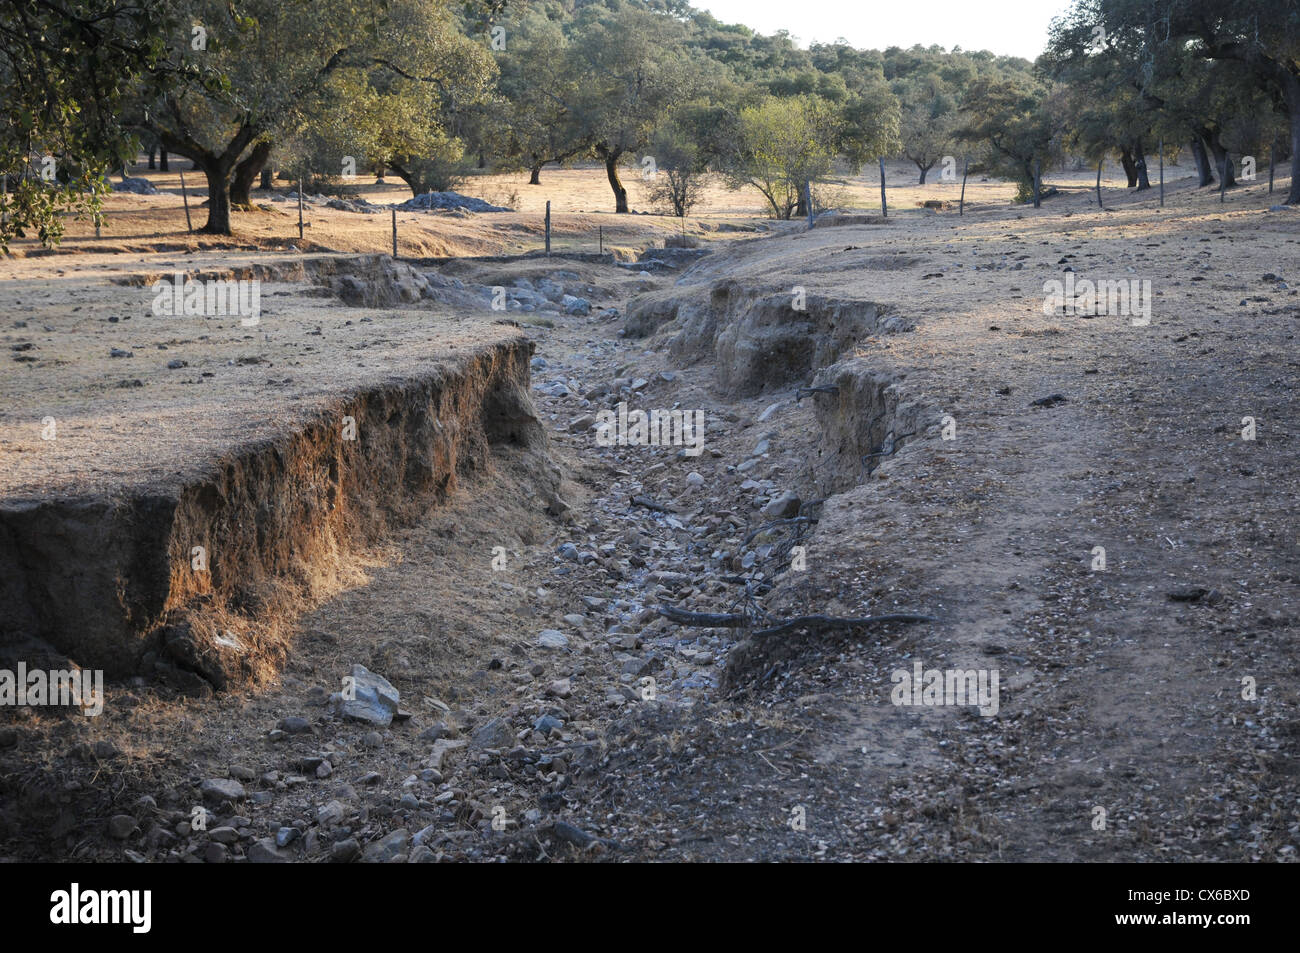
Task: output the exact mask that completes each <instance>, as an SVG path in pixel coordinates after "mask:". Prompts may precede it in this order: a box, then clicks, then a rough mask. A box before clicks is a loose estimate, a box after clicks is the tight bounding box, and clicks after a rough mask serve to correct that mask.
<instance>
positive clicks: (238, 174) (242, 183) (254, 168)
mask: <svg viewBox="0 0 1300 953" xmlns="http://www.w3.org/2000/svg"><path fill="white" fill-rule="evenodd" d="M270 157H271V140H269V139H263V140H262V141H261V142H259V143H258V144H257V145H255V146H253V151H252V152H250V153H249V154H248V155H247V156H245V157H244V158H243V160H242V161H240V162H239V163H237V164H236V165H235V174H234V176H233V177H232V181H231V183H230V204H231V205H233V206H235V207H236V208H240V209H248V208H251V207H252V205H253V201H252V198H251V197H250V196H249V192H251V191H252V188H253V180H254V179H255V178H257V176H258V173H260V172H261V171H262V168H263V167H264V166H265V165H266V160H267V159H269V158H270Z"/></svg>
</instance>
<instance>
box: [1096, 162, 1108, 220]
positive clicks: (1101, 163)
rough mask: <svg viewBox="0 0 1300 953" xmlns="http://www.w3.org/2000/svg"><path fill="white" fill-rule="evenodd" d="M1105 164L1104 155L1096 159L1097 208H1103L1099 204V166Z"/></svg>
mask: <svg viewBox="0 0 1300 953" xmlns="http://www.w3.org/2000/svg"><path fill="white" fill-rule="evenodd" d="M1105 164H1106V157H1105V156H1102V157H1101V158H1100V159H1098V160H1097V208H1099V209H1100V208H1105V206H1104V205H1102V204H1101V167H1102V166H1103V165H1105Z"/></svg>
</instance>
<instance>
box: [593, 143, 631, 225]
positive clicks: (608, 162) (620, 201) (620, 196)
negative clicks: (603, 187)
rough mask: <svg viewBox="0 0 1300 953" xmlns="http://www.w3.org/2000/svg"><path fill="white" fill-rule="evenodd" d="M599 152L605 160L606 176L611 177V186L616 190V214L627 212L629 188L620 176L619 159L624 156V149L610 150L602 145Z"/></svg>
mask: <svg viewBox="0 0 1300 953" xmlns="http://www.w3.org/2000/svg"><path fill="white" fill-rule="evenodd" d="M597 153H598V154H599V155H600V157H601V158H602V159H604V160H605V176H606V178H608V179H609V187H610V188H611V189H613V190H614V212H615V213H616V214H621V215H626V214H627V189H626V188H625V187H624V185H623V183H622V181H620V179H619V177H618V160H619V159H620V158H622V156H623V150H622V149H614V150H609V149H606V148H604V147H600V148H599V149H598V150H597Z"/></svg>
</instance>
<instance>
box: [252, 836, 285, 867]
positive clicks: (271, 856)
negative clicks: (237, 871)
mask: <svg viewBox="0 0 1300 953" xmlns="http://www.w3.org/2000/svg"><path fill="white" fill-rule="evenodd" d="M248 862H249V863H250V864H287V863H288V862H289V856H288V855H287V854H282V853H280V851H279V850H278V849H277V848H276V846H275V841H274V840H272V839H271V838H269V837H263V838H262V839H261V840H259V841H258V842H257V843H255V844H254V845H253V846H252V847H250V848H249V849H248Z"/></svg>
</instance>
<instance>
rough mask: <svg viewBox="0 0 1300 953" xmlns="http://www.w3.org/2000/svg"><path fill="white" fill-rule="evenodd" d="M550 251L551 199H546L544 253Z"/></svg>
mask: <svg viewBox="0 0 1300 953" xmlns="http://www.w3.org/2000/svg"><path fill="white" fill-rule="evenodd" d="M550 253H551V200H550V199H547V200H546V254H548V255H549V254H550Z"/></svg>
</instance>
